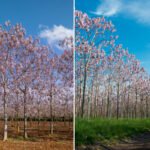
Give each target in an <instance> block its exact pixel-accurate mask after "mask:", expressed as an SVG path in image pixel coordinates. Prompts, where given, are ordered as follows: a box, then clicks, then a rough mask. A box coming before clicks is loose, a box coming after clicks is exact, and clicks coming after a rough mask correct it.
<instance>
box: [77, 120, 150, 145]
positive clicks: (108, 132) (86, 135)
mask: <svg viewBox="0 0 150 150" xmlns="http://www.w3.org/2000/svg"><path fill="white" fill-rule="evenodd" d="M149 131H150V119H119V120H117V119H90V120H87V119H79V118H78V119H76V128H75V136H76V146H79V145H88V144H94V142H96V141H101V142H112V141H117V140H120V139H124V138H128V137H131V136H133V135H137V134H140V133H144V132H149Z"/></svg>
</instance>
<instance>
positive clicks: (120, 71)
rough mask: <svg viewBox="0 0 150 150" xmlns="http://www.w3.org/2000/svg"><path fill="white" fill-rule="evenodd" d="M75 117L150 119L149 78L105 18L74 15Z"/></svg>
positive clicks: (81, 14) (81, 13)
mask: <svg viewBox="0 0 150 150" xmlns="http://www.w3.org/2000/svg"><path fill="white" fill-rule="evenodd" d="M75 29H76V30H75V34H76V38H75V61H76V63H75V65H76V66H75V67H76V68H75V72H76V73H75V78H76V80H75V82H76V102H75V103H76V116H77V117H82V118H94V117H95V118H97V117H100V118H117V119H118V118H149V117H150V93H149V91H150V77H149V75H148V74H147V73H146V71H145V70H144V68H143V67H141V65H140V62H139V61H138V60H137V59H136V57H135V56H134V55H132V54H130V53H129V51H128V49H125V48H123V46H122V45H121V44H118V41H117V38H118V36H117V35H115V31H116V29H115V27H114V25H113V24H112V23H111V21H107V19H105V18H104V17H100V18H90V17H89V16H88V15H87V14H85V13H83V12H81V11H76V13H75Z"/></svg>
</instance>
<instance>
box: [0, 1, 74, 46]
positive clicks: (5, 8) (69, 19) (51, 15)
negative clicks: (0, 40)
mask: <svg viewBox="0 0 150 150" xmlns="http://www.w3.org/2000/svg"><path fill="white" fill-rule="evenodd" d="M6 20H10V21H11V23H12V24H16V23H22V25H23V26H24V27H25V28H26V31H27V34H28V35H33V36H38V35H39V36H41V37H42V38H43V39H45V41H47V42H48V43H50V40H51V37H52V36H54V35H55V36H56V38H55V40H59V39H61V38H63V37H64V36H65V35H66V33H68V34H67V36H68V35H70V34H71V30H72V28H73V0H0V24H4V22H5V21H6ZM62 30H64V31H66V33H62ZM60 32H61V33H60ZM56 34H57V35H56ZM60 35H61V37H60ZM53 42H55V41H54V40H53ZM50 44H53V43H50Z"/></svg>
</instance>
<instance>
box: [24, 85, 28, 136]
mask: <svg viewBox="0 0 150 150" xmlns="http://www.w3.org/2000/svg"><path fill="white" fill-rule="evenodd" d="M26 94H27V93H26V88H25V90H24V139H27V138H28V135H27V108H26V100H27V97H26V96H27V95H26Z"/></svg>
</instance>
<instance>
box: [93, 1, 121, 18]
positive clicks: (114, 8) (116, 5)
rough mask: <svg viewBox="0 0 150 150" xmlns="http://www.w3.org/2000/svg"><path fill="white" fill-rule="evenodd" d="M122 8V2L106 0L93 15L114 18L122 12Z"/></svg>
mask: <svg viewBox="0 0 150 150" xmlns="http://www.w3.org/2000/svg"><path fill="white" fill-rule="evenodd" d="M120 7H121V1H120V0H105V1H104V2H103V3H101V4H100V5H99V6H98V8H97V10H96V11H95V12H93V13H94V14H96V15H104V16H112V15H115V14H117V13H118V12H119V11H120Z"/></svg>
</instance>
